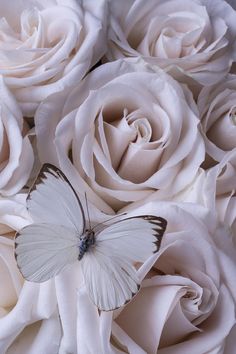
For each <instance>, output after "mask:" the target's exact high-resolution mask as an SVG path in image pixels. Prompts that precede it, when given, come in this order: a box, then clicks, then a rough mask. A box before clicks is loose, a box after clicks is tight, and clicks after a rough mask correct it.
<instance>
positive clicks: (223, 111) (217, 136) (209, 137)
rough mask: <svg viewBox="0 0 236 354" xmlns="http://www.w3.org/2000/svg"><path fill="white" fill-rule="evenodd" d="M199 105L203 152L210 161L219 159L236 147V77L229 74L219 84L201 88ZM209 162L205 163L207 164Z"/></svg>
mask: <svg viewBox="0 0 236 354" xmlns="http://www.w3.org/2000/svg"><path fill="white" fill-rule="evenodd" d="M198 108H199V114H200V118H201V127H202V133H203V136H204V139H205V146H206V153H207V154H208V155H209V157H210V158H211V160H213V161H217V162H220V161H221V160H222V159H223V158H224V157H225V155H226V154H227V153H228V152H229V151H231V150H233V149H234V148H236V76H235V75H228V76H227V77H226V78H225V79H224V80H223V81H222V82H220V83H219V84H216V85H213V86H210V87H204V88H203V89H202V91H201V92H200V95H199V97H198ZM208 160H209V158H208ZM210 163H211V162H210V161H208V162H207V163H206V164H205V165H206V166H207V167H209V166H210V165H211V164H210Z"/></svg>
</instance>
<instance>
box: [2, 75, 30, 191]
mask: <svg viewBox="0 0 236 354" xmlns="http://www.w3.org/2000/svg"><path fill="white" fill-rule="evenodd" d="M0 92H1V95H0V195H3V196H7V195H13V194H15V193H17V192H19V191H20V189H21V188H22V187H23V186H24V185H25V183H26V182H27V180H28V178H29V176H30V172H31V169H32V167H33V161H34V155H33V150H32V147H31V143H30V141H29V137H28V136H27V134H26V132H27V128H26V127H24V121H23V116H22V112H21V110H20V108H19V106H18V105H17V102H16V101H15V98H14V97H13V96H12V95H11V93H10V91H9V90H8V89H7V87H6V85H5V83H4V80H3V78H2V77H0Z"/></svg>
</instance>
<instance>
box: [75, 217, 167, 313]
mask: <svg viewBox="0 0 236 354" xmlns="http://www.w3.org/2000/svg"><path fill="white" fill-rule="evenodd" d="M165 229H166V220H165V219H163V218H160V217H156V216H151V215H146V216H138V217H133V218H127V219H124V220H122V221H118V222H116V223H114V224H112V225H110V226H108V227H106V228H105V229H104V230H103V231H101V232H100V233H99V234H98V235H97V236H96V245H95V247H91V249H90V250H89V251H88V252H87V253H86V254H85V256H84V257H83V259H82V261H81V265H82V271H83V274H84V281H85V284H86V287H87V290H88V293H89V295H90V297H91V299H92V301H93V302H94V303H95V305H96V306H97V307H98V308H99V309H100V310H104V311H110V310H114V309H116V308H119V307H120V306H122V305H124V304H125V303H126V302H128V301H130V300H131V299H132V297H133V296H134V295H135V294H136V293H137V291H138V290H139V287H140V285H139V279H138V275H137V271H136V269H135V267H134V266H133V263H134V262H138V261H139V262H144V261H145V260H146V259H147V258H148V257H149V256H150V255H151V254H152V253H155V252H157V251H158V249H159V247H160V243H161V239H162V236H163V234H164V232H165Z"/></svg>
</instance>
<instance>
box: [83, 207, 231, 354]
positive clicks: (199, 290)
mask: <svg viewBox="0 0 236 354" xmlns="http://www.w3.org/2000/svg"><path fill="white" fill-rule="evenodd" d="M141 214H155V215H161V216H162V217H165V218H166V219H167V221H168V227H167V232H166V233H165V235H164V237H163V241H162V245H161V249H160V251H159V252H158V253H157V254H155V255H153V256H151V257H150V258H149V259H148V260H147V261H146V262H145V263H144V265H142V266H141V268H139V270H138V272H139V276H140V278H141V279H143V278H144V280H143V281H142V283H141V290H140V292H139V293H138V294H137V295H136V296H135V297H134V298H133V300H132V301H131V302H130V303H129V304H127V305H126V306H125V307H123V308H121V309H119V310H116V311H114V312H113V313H111V312H102V313H101V314H100V315H99V314H98V312H97V310H96V307H95V306H94V305H93V304H92V302H91V301H90V300H89V297H88V295H87V294H86V291H85V290H84V289H83V288H82V289H81V290H80V291H79V293H78V300H77V302H78V303H77V306H78V322H77V323H78V327H77V331H78V334H77V336H78V338H79V339H80V345H81V346H80V347H78V353H81V354H82V353H89V354H92V353H94V348H99V349H100V351H99V353H104V354H114V353H127V352H129V353H130V354H145V353H149V354H152V353H153V354H154V353H157V352H158V353H163V354H164V353H168V354H171V353H173V354H188V353H192V354H200V353H201V354H202V353H221V354H223V353H224V346H225V343H226V341H227V336H228V335H229V333H230V331H231V330H232V329H233V327H234V325H235V321H236V316H235V304H236V288H235V281H234V279H235V268H236V252H235V248H234V247H233V245H232V242H231V238H230V234H229V233H228V232H227V230H226V229H225V228H223V227H221V226H220V225H218V222H217V220H216V219H215V218H214V217H213V216H212V215H211V214H210V213H209V211H208V210H206V209H203V208H202V207H200V206H199V205H197V204H192V205H191V204H186V205H185V204H182V205H181V204H179V205H178V204H171V203H164V202H162V203H160V202H159V203H157V202H156V203H149V204H147V205H144V206H142V207H141V208H139V209H138V210H135V211H133V213H132V215H141ZM129 215H131V213H130V214H129ZM79 309H80V311H79ZM91 328H92V329H93V336H91V335H89V333H91ZM79 331H80V332H79ZM85 339H86V340H85ZM227 345H228V346H229V345H230V346H231V352H230V353H233V348H234V345H233V343H231V344H230V343H227ZM228 349H229V347H228ZM227 353H228V352H227Z"/></svg>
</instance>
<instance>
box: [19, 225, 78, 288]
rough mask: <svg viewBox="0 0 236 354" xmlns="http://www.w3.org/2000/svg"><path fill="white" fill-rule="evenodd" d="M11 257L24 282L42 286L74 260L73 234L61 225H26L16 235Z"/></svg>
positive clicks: (76, 243) (76, 245)
mask: <svg viewBox="0 0 236 354" xmlns="http://www.w3.org/2000/svg"><path fill="white" fill-rule="evenodd" d="M15 257H16V261H17V265H18V267H19V269H20V271H21V273H22V275H23V277H24V278H25V279H27V280H29V281H33V282H44V281H46V280H48V279H50V278H52V277H54V276H55V275H57V274H58V273H59V272H61V271H62V270H63V269H64V268H65V267H66V266H67V265H68V264H71V263H73V262H75V261H76V260H77V259H78V238H77V235H76V232H75V230H73V229H69V228H67V227H65V226H61V225H54V224H31V225H28V226H26V227H24V228H23V229H21V230H20V231H19V232H18V233H17V234H16V237H15Z"/></svg>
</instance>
